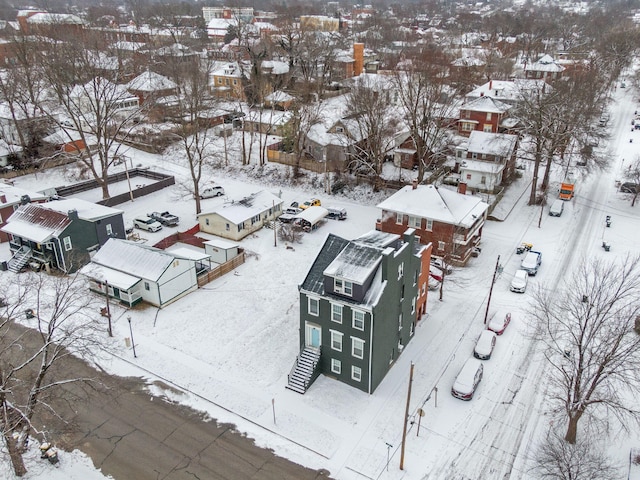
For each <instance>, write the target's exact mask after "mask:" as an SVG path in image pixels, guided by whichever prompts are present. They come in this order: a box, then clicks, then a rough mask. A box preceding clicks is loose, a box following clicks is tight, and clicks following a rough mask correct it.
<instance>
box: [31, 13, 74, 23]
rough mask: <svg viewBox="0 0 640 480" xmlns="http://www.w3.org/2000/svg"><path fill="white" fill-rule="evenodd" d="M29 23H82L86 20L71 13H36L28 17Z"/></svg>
mask: <svg viewBox="0 0 640 480" xmlns="http://www.w3.org/2000/svg"><path fill="white" fill-rule="evenodd" d="M27 23H40V24H44V23H49V24H52V25H60V24H66V25H74V24H75V25H82V24H83V23H84V22H83V21H82V19H81V18H80V17H78V16H77V15H72V14H69V13H45V12H40V13H35V14H33V15H31V16H30V17H29V18H27Z"/></svg>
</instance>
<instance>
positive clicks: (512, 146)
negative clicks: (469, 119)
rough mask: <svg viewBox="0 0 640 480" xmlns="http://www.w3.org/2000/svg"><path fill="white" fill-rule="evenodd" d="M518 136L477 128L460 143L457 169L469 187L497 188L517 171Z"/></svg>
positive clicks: (461, 179)
mask: <svg viewBox="0 0 640 480" xmlns="http://www.w3.org/2000/svg"><path fill="white" fill-rule="evenodd" d="M517 149H518V136H517V135H511V134H508V133H489V132H478V131H473V132H471V134H470V135H469V140H468V141H467V143H466V144H461V145H459V146H457V147H456V166H455V171H457V172H459V173H460V182H462V183H464V184H465V185H466V186H467V187H468V188H473V189H477V190H482V191H485V192H493V191H495V190H496V188H497V187H499V186H500V185H502V184H503V182H504V181H506V180H509V179H510V178H512V177H513V175H514V174H515V168H516V153H517Z"/></svg>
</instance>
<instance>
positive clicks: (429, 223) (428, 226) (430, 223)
mask: <svg viewBox="0 0 640 480" xmlns="http://www.w3.org/2000/svg"><path fill="white" fill-rule="evenodd" d="M426 223H427V224H426V225H425V228H424V229H425V230H426V231H427V232H431V231H432V230H433V220H431V219H430V218H427V222H426Z"/></svg>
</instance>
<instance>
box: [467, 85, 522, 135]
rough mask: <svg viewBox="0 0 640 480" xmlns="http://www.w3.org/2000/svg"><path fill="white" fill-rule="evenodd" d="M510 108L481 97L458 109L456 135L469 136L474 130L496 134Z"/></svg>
mask: <svg viewBox="0 0 640 480" xmlns="http://www.w3.org/2000/svg"><path fill="white" fill-rule="evenodd" d="M509 109H510V106H509V105H507V104H506V103H503V102H501V101H500V100H496V99H494V98H491V97H487V96H484V95H483V96H481V97H478V98H476V99H473V100H471V101H469V102H467V103H465V104H464V105H463V106H462V107H460V119H459V120H458V133H459V134H460V135H465V136H469V134H470V133H471V132H473V131H474V130H476V131H481V132H490V133H498V132H499V131H500V124H501V122H502V120H503V119H504V118H506V117H507V116H508V115H509Z"/></svg>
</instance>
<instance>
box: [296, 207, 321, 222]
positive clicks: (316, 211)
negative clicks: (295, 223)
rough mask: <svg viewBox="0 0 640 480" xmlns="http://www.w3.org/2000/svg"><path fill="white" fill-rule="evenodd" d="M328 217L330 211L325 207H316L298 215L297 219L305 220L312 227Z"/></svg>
mask: <svg viewBox="0 0 640 480" xmlns="http://www.w3.org/2000/svg"><path fill="white" fill-rule="evenodd" d="M327 215H329V210H327V209H326V208H324V207H319V206H316V205H314V206H311V207H309V208H307V209H305V210H302V211H301V212H300V213H298V214H297V215H296V218H301V219H303V220H306V221H307V222H309V223H310V224H311V225H313V224H315V223H317V222H319V221H320V220H322V219H323V218H324V217H326V216H327Z"/></svg>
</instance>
